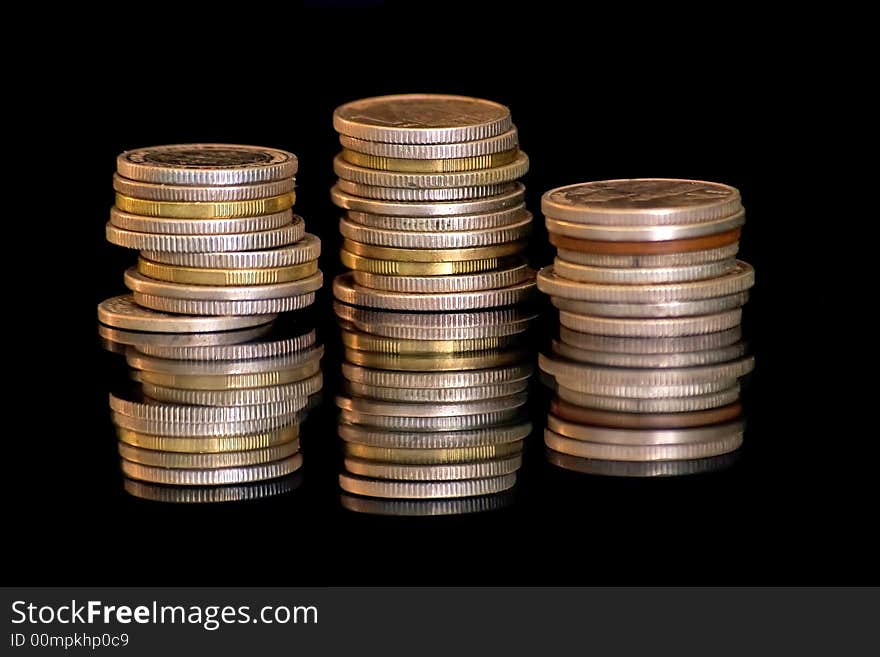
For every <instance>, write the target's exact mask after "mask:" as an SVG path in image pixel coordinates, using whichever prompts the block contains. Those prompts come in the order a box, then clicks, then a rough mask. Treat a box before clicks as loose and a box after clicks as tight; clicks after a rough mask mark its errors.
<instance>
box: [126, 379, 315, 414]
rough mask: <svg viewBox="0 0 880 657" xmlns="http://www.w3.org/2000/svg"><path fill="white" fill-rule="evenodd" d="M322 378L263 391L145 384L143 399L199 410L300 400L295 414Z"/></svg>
mask: <svg viewBox="0 0 880 657" xmlns="http://www.w3.org/2000/svg"><path fill="white" fill-rule="evenodd" d="M322 384H323V378H322V375H321V373H320V372H319V373H317V374H315V375H313V376H310V377H309V378H307V379H302V380H300V381H295V382H293V383H284V384H281V385H277V386H264V387H262V388H244V389H239V390H186V389H179V388H169V387H166V386H158V385H154V384H152V383H144V384H142V385H143V391H144V395H146V396H147V397H150V398H152V399H157V400H159V401H166V402H176V403H178V404H195V405H197V406H241V405H252V404H266V403H270V402H273V401H279V400H282V399H296V400H299V402H300V403H299V404H297V406H298V408H297V409H296V410H301V409H303V408H305V406H306V404H307V403H308V399H307V398H308V397H309V395H313V394H315V393H316V392H318V391H319V390H320V389H321V386H322Z"/></svg>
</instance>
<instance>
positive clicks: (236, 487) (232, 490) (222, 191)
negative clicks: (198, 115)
mask: <svg viewBox="0 0 880 657" xmlns="http://www.w3.org/2000/svg"><path fill="white" fill-rule="evenodd" d="M296 170H297V159H296V156H294V155H293V154H292V153H288V152H286V151H280V150H276V149H270V148H260V147H254V146H237V145H225V144H185V145H177V146H158V147H153V148H143V149H138V150H133V151H127V152H125V153H123V154H121V155H120V156H119V157H118V159H117V173H116V175H115V176H114V179H113V186H114V189H115V190H116V205H115V206H114V207H113V209H112V210H111V213H110V222H109V223H108V224H107V229H106V234H107V239H108V240H109V241H110V242H112V243H114V244H118V245H121V246H125V247H128V248H133V249H137V250H139V251H140V257H139V259H138V264H137V267H134V268H131V269H129V270H128V271H127V272H126V273H125V284H126V286H127V287H129V288H130V289H131V290H132V292H133V294H129V295H123V296H119V297H113V298H111V299H107V300H105V301H104V302H102V303H101V304H100V305H99V307H98V320H99V322H100V324H99V333H100V335H101V337H102V339H103V340H104V343H105V345H106V346H108V347H110V348H112V349H113V350H114V351H121V352H124V353H126V357H127V359H128V362H129V365H130V366H131V367H132V368H133V369H134V373H133V378H134V379H135V380H136V381H137V382H139V384H140V387H138V388H136V389H134V390H126V391H125V393H124V394H123V395H122V396H119V395H111V398H110V406H111V409H112V416H113V421H114V424H115V425H116V427H117V431H118V435H119V439H120V442H119V451H120V454H121V456H122V470H123V472H124V474H125V476H126V483H125V486H126V490H128V491H129V492H130V493H132V494H133V495H137V496H140V497H146V498H151V499H157V500H163V501H177V502H211V501H225V500H235V499H251V498H254V497H262V496H265V495H268V494H274V493H278V492H283V491H284V490H289V489H290V488H291V487H292V483H291V481H292V480H291V479H290V478H289V477H288V475H290V474H291V473H293V472H295V471H297V470H298V469H299V467H300V465H301V463H302V457H301V455H300V453H299V442H298V423H299V420H300V419H301V415H300V414H301V413H302V411H303V409H304V407H305V405H306V400H307V399H308V397H309V394H312V393H314V392H315V388H316V387H317V389H319V388H320V374H319V371H320V370H319V360H320V355H321V350H320V348H316V347H314V344H313V343H314V333H313V332H311V331H305V332H303V333H302V334H297V335H294V336H293V337H291V336H290V335H288V334H285V333H280V332H279V329H278V327H277V326H275V327H273V326H272V322H273V320H275V319H276V317H277V313H281V312H287V311H294V310H299V309H302V308H305V307H307V306H309V305H311V304H312V302H313V301H314V298H315V291H316V290H317V289H318V288H320V286H321V282H322V277H321V272H320V271H319V270H318V263H317V258H318V255H319V252H320V242H319V240H318V239H317V238H316V237H314V236H312V235H309V234H307V233H305V231H304V229H305V226H304V222H303V220H302V218H300V217H298V216H296V215H294V214H293V211H292V210H291V208H292V206H293V203H294V191H293V190H294V174H295V173H296ZM286 319H287V320H290V319H291V318H290V317H287V318H286ZM279 321H280V320H279ZM293 332H294V333H297V330H294V331H293ZM288 333H289V331H288ZM256 338H261V339H262V340H261V341H260V342H253V340H254V339H256Z"/></svg>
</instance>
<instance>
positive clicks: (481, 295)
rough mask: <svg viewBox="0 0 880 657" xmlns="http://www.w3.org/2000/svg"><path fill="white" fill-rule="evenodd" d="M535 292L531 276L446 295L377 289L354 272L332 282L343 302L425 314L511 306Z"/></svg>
mask: <svg viewBox="0 0 880 657" xmlns="http://www.w3.org/2000/svg"><path fill="white" fill-rule="evenodd" d="M534 291H535V281H534V279H533V278H532V277H531V276H530V277H529V278H528V279H527V280H525V281H523V282H521V283H517V284H516V285H510V286H508V287H505V288H499V289H495V290H480V291H477V292H454V293H445V294H419V293H405V292H387V291H384V290H374V289H371V288H367V287H363V286H361V285H358V284H357V283H355V282H354V279H353V277H352V275H351V273H348V274H342V275H341V276H337V277H336V278H335V279H334V281H333V296H335V297H336V298H337V299H339V300H340V301H342V302H343V303H348V304H351V305H354V306H368V307H371V308H386V309H389V310H412V311H424V312H438V311H444V310H451V311H458V310H471V309H475V308H493V307H497V306H510V305H513V304H517V303H521V302H523V301H526V300H528V299H529V298H530V297H532V296H533V295H534Z"/></svg>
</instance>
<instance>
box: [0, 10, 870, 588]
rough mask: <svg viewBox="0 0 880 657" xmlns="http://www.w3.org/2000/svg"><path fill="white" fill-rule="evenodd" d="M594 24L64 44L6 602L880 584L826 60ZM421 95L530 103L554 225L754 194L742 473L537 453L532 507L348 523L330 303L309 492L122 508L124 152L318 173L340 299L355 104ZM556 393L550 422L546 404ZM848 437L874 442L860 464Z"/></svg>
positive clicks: (524, 489) (747, 28)
mask: <svg viewBox="0 0 880 657" xmlns="http://www.w3.org/2000/svg"><path fill="white" fill-rule="evenodd" d="M163 11H169V10H163ZM581 11H582V13H581V14H580V15H577V16H574V15H569V14H568V13H567V12H565V11H563V10H558V11H554V10H553V9H552V8H547V9H546V10H545V11H544V12H542V13H541V14H540V15H538V14H536V13H534V12H533V11H531V10H530V11H528V12H527V11H522V12H517V10H515V9H514V8H513V6H512V5H510V6H504V7H497V8H495V9H493V10H487V11H485V12H480V13H479V14H476V13H475V9H474V7H473V6H453V5H450V4H443V5H432V4H425V5H421V6H420V7H419V9H418V11H417V10H416V9H415V8H414V7H409V8H407V7H405V6H404V8H403V9H402V10H400V11H396V12H392V11H379V10H364V9H354V10H352V9H349V10H345V11H342V10H340V11H334V12H326V11H319V12H309V13H305V14H299V13H297V14H294V15H293V16H287V15H285V16H282V15H280V14H279V15H277V16H276V15H274V13H273V12H272V11H270V10H268V9H266V10H263V11H261V12H256V11H254V12H248V13H247V14H246V15H241V16H238V15H236V16H234V17H228V18H227V17H223V19H219V18H218V17H216V16H205V17H202V18H201V19H200V22H193V23H192V25H189V24H187V25H186V26H183V25H178V26H176V27H169V25H170V24H171V23H173V21H171V20H170V16H171V15H170V14H165V13H160V10H158V9H156V10H155V12H154V13H153V14H150V15H143V16H139V17H138V18H137V20H134V19H129V21H128V22H125V21H122V20H120V21H119V22H118V23H114V24H113V25H115V27H116V29H115V30H114V29H106V30H104V29H102V30H101V31H98V30H93V31H90V32H84V31H80V30H70V31H65V32H64V33H63V34H60V35H59V36H58V37H57V39H54V40H48V39H47V43H43V44H42V47H51V54H50V55H48V58H47V63H45V64H34V63H30V64H29V66H31V67H32V68H29V69H28V70H25V69H24V64H22V68H21V70H19V71H18V72H17V74H16V76H18V75H21V76H22V77H23V78H26V82H27V86H26V87H23V89H26V91H22V94H21V95H20V96H19V98H20V100H22V101H24V103H23V104H22V105H21V106H22V107H23V109H25V114H30V116H25V117H23V119H22V121H21V122H20V123H18V124H16V125H9V126H8V131H9V134H8V137H9V139H10V140H14V139H16V138H21V139H23V140H24V143H25V145H26V146H27V148H26V149H25V152H27V153H36V154H37V158H36V159H35V163H33V164H34V166H35V167H36V166H40V167H42V168H40V169H35V168H30V169H28V171H29V172H31V173H34V172H39V175H29V176H26V178H28V179H27V180H24V179H22V180H17V181H15V183H16V185H20V186H18V187H16V190H19V191H20V190H27V193H28V194H30V196H27V195H25V197H26V198H38V199H42V200H43V201H44V205H43V207H44V208H45V209H44V210H42V211H41V215H40V216H44V217H48V220H47V221H44V222H41V223H37V222H35V221H34V219H33V217H34V213H33V211H32V210H31V211H30V212H29V213H28V214H22V213H23V212H25V210H21V211H18V214H16V215H15V216H14V217H10V221H13V220H14V221H15V223H16V227H17V228H18V229H20V230H21V229H24V231H25V234H26V235H27V237H28V239H29V241H28V242H27V244H28V245H29V246H27V247H25V248H20V247H18V246H17V245H18V243H17V242H12V245H13V246H15V247H16V248H12V249H10V250H11V251H15V253H11V254H10V255H11V256H16V257H17V258H19V259H20V261H19V264H18V266H19V267H24V269H19V270H17V271H25V272H27V273H26V275H24V276H23V277H24V278H26V279H27V281H26V284H24V285H15V286H14V287H15V291H18V292H23V293H24V294H23V296H24V297H29V298H31V301H33V300H34V298H36V300H37V302H36V303H34V304H33V308H32V309H29V311H28V312H29V313H30V314H28V320H29V321H28V322H26V323H25V325H23V326H21V327H20V329H19V330H20V332H21V333H20V335H17V336H15V338H14V339H13V340H12V341H11V342H10V343H9V344H10V352H11V353H10V354H9V363H10V369H11V370H13V371H14V373H15V374H16V378H15V379H14V381H15V382H16V385H15V386H14V387H15V388H17V390H16V391H15V392H16V394H15V395H14V397H13V399H15V398H16V397H18V396H19V395H20V402H19V401H16V402H13V403H11V404H9V406H8V410H7V413H8V414H9V416H10V417H15V418H16V421H15V423H14V424H13V425H11V426H13V427H19V428H12V429H10V430H8V431H7V436H6V438H7V440H8V441H9V442H10V443H11V444H12V446H13V447H15V448H19V449H21V448H23V452H24V453H23V454H21V455H20V456H19V455H15V456H12V455H11V456H10V457H8V460H7V462H6V463H5V465H6V470H7V476H6V478H5V479H6V482H5V483H6V485H7V486H9V490H10V493H9V495H8V496H7V499H6V502H5V503H4V507H5V509H6V513H4V515H5V517H6V522H7V526H8V527H9V528H10V529H11V531H10V534H9V535H8V537H14V540H7V541H6V547H7V549H8V550H10V551H11V561H10V562H9V563H11V564H15V566H14V567H13V568H10V569H9V570H8V572H7V579H9V580H12V582H10V583H17V584H27V585H33V584H50V583H51V584H94V585H98V584H101V585H116V584H123V583H124V584H146V585H152V584H155V585H170V584H187V585H189V584H203V585H213V584H227V585H234V584H245V583H247V584H265V585H273V584H277V585H280V584H286V585H328V584H359V583H369V584H490V583H491V584H512V583H520V584H536V583H543V584H591V583H613V584H620V583H649V584H650V583H673V584H677V583H691V584H703V583H737V584H745V583H861V582H865V581H868V580H870V581H876V580H877V568H876V564H875V561H874V557H875V555H874V554H873V553H872V552H871V551H870V543H869V541H868V540H867V539H866V538H865V537H866V535H867V534H866V532H867V530H868V529H869V528H870V525H871V524H873V522H872V519H873V520H876V511H875V502H876V495H875V494H874V493H873V492H871V491H868V490H867V489H865V490H861V489H857V488H856V486H855V484H857V483H858V484H862V483H866V480H861V479H858V478H857V477H855V476H853V474H852V472H853V468H854V467H855V462H857V461H859V460H863V457H864V458H865V459H866V458H867V455H866V454H865V453H864V452H863V451H861V449H862V447H861V446H862V443H864V442H867V441H869V440H870V439H871V438H872V435H871V434H869V433H866V432H864V431H862V430H860V429H858V428H857V427H854V426H853V425H852V423H851V417H850V415H849V413H848V412H847V411H846V407H844V406H843V405H842V404H841V402H842V401H843V395H844V393H845V385H841V384H840V382H839V381H838V380H836V379H834V378H833V377H832V375H831V372H830V369H826V368H827V367H828V365H829V361H833V360H834V359H835V354H834V353H833V352H832V350H830V349H829V348H828V344H829V343H828V341H829V340H830V339H831V338H830V337H829V336H830V332H828V331H827V326H828V325H829V324H830V319H829V313H828V309H829V307H830V304H831V299H832V295H833V289H834V288H833V285H832V284H831V283H830V281H827V280H826V279H824V278H822V277H819V276H812V275H810V274H809V271H807V273H805V267H804V264H805V261H804V257H805V256H804V254H805V253H808V247H815V246H816V243H815V238H814V236H813V231H814V229H815V228H816V227H817V226H818V225H819V223H820V222H821V221H827V220H828V217H827V216H826V217H813V216H811V215H810V212H809V209H808V208H806V207H804V205H803V204H802V203H801V202H799V201H798V202H795V201H793V198H801V197H802V195H803V194H802V193H797V194H796V193H795V192H793V191H792V190H793V189H795V188H796V187H797V188H800V189H803V188H804V187H808V188H809V187H812V186H813V185H815V186H816V188H818V187H821V182H820V181H817V180H815V179H813V178H810V177H808V176H805V175H804V172H805V171H815V170H814V169H811V167H813V165H814V164H815V159H816V158H817V157H819V156H818V155H817V150H816V149H817V147H818V145H819V144H820V143H821V142H822V140H823V137H822V136H820V135H817V133H816V132H815V130H816V127H817V124H814V123H812V122H811V121H812V119H810V120H808V119H807V118H806V117H805V113H806V112H808V111H810V112H814V111H815V110H816V106H817V105H816V104H817V102H818V101H819V100H821V98H822V97H823V94H824V93H825V92H826V91H827V87H826V86H824V83H823V81H822V80H823V78H822V77H821V76H822V75H823V73H822V71H821V67H819V66H818V65H817V61H818V60H819V59H821V57H817V53H816V52H815V51H814V50H812V49H810V48H809V47H808V46H806V45H804V44H803V43H801V44H800V45H798V44H797V43H795V44H791V43H789V41H788V40H787V39H786V37H787V36H790V34H788V33H786V32H785V30H784V29H783V27H784V26H782V25H779V24H774V23H772V22H771V21H770V19H768V18H767V17H762V16H756V15H746V14H734V13H731V14H725V13H721V12H719V13H718V14H717V15H715V16H709V15H701V16H698V17H695V16H692V15H690V16H687V15H673V14H670V13H669V12H668V11H667V12H665V13H664V14H663V15H653V14H645V13H642V14H639V15H638V16H636V15H635V9H634V8H633V9H632V10H631V12H630V11H629V10H628V9H626V8H625V9H624V13H623V14H622V15H612V14H611V12H607V11H603V12H600V11H598V10H596V9H594V8H581ZM166 19H167V20H166ZM56 27H57V26H56ZM62 31H63V30H62ZM49 41H51V43H48V42H49ZM44 55H45V53H44ZM411 91H430V92H450V93H461V94H467V95H474V96H481V97H485V98H491V99H493V100H497V101H500V102H502V103H505V104H506V105H508V106H509V107H510V108H511V110H512V113H513V118H514V122H515V123H516V125H517V126H518V128H519V131H520V139H521V145H522V148H523V149H524V150H525V151H526V152H527V153H528V154H529V156H530V158H531V171H530V172H529V174H528V176H527V177H526V178H525V179H524V182H525V184H526V186H527V202H528V206H529V208H530V209H531V210H532V211H533V212H535V213H536V214H538V213H539V199H540V195H541V194H542V193H543V192H544V191H545V190H547V189H549V188H551V187H556V186H559V185H564V184H569V183H573V182H579V181H584V180H595V179H604V178H615V177H639V176H664V177H689V178H701V179H707V180H717V181H721V182H725V183H728V184H731V185H734V186H736V187H738V188H739V189H740V190H741V192H742V196H743V199H744V203H745V205H746V209H747V224H746V227H745V230H744V236H743V239H742V243H741V251H740V257H741V258H742V259H744V260H747V261H749V262H750V263H752V264H753V265H754V266H755V268H756V270H757V281H758V283H757V287H756V288H755V289H754V291H753V295H752V300H751V301H750V303H749V304H748V306H747V307H746V311H745V315H746V320H745V321H746V329H747V335H748V337H749V338H750V341H751V344H752V347H753V351H754V353H755V354H756V356H757V363H758V365H757V371H756V373H755V375H754V376H753V377H752V378H751V380H750V381H749V385H748V388H747V390H746V400H747V403H748V411H749V425H748V430H747V433H746V445H745V447H744V449H743V453H742V458H741V460H740V462H739V463H738V464H737V465H736V466H735V467H734V468H732V469H730V470H728V471H725V472H722V473H718V474H714V475H706V476H697V477H692V478H681V479H670V480H656V481H636V480H613V479H603V478H595V477H588V476H583V475H576V474H574V473H567V472H565V471H562V470H558V469H556V468H554V467H552V466H550V465H548V464H547V463H546V462H545V460H544V456H543V450H542V445H541V439H540V433H539V432H536V433H535V434H534V435H533V436H532V438H531V441H530V446H529V448H528V452H527V458H526V464H525V467H524V470H523V474H522V477H521V483H520V486H519V488H518V492H517V499H516V503H515V504H514V506H513V507H512V508H510V509H507V510H504V511H500V512H494V513H489V514H481V515H475V516H465V517H455V518H434V519H430V518H429V519H396V518H378V517H369V516H360V515H357V514H352V513H348V512H346V511H344V510H343V509H341V508H340V506H339V502H338V488H337V483H336V474H337V473H338V471H339V469H340V462H339V445H338V442H339V440H338V438H337V437H336V435H335V410H334V407H333V404H332V400H333V394H334V391H335V386H336V384H337V382H338V369H339V351H340V350H339V346H338V344H337V342H336V340H337V337H336V335H335V333H334V326H333V319H332V312H331V311H330V295H329V293H328V291H327V290H326V289H325V290H324V291H323V293H322V296H321V297H320V298H319V301H318V304H317V306H316V308H315V311H314V313H312V315H313V317H314V318H315V322H316V325H317V328H318V329H319V340H320V341H321V342H323V343H324V344H325V346H326V350H327V351H326V354H327V355H326V356H325V359H324V365H323V368H324V374H325V389H324V396H325V401H324V405H323V406H322V407H321V408H320V409H318V410H317V411H315V412H314V413H313V414H312V416H311V417H310V418H309V420H308V424H307V425H306V426H305V427H304V430H303V445H304V450H305V466H304V475H305V482H304V484H303V486H302V487H301V488H300V489H299V490H298V491H296V492H295V493H293V494H291V495H288V496H285V497H282V498H278V499H273V500H266V501H262V502H257V503H252V504H234V505H223V506H215V507H211V508H205V507H199V508H181V507H166V506H162V505H157V504H151V503H147V502H142V501H138V500H136V499H132V498H130V497H128V496H127V495H126V494H125V493H124V492H123V491H122V488H121V477H120V475H119V473H118V464H117V457H116V452H115V450H116V446H115V440H114V437H113V432H112V428H111V425H110V420H109V411H108V408H107V398H106V395H107V390H108V386H109V379H108V377H109V373H110V371H111V370H112V369H113V368H114V367H118V362H117V361H114V358H116V357H114V356H112V355H110V354H106V353H104V352H103V351H102V350H101V349H100V347H99V346H98V344H97V338H96V334H95V314H94V313H95V310H94V309H95V305H96V304H97V303H98V302H99V301H100V300H102V299H103V298H105V297H107V296H111V295H113V294H118V293H121V292H123V291H124V288H123V285H122V271H123V270H124V268H125V267H126V266H128V265H129V264H131V263H132V262H133V260H134V254H133V253H132V252H128V251H126V250H124V249H121V248H118V247H114V246H112V245H110V244H108V243H106V242H105V241H104V223H105V222H106V220H107V215H108V211H109V207H110V205H111V204H112V202H113V192H112V187H111V175H112V173H113V171H114V169H115V157H116V155H117V153H119V152H120V151H122V150H125V149H127V148H136V147H140V146H147V145H153V144H161V143H177V142H199V141H205V142H233V143H249V144H262V145H267V146H275V147H279V148H284V149H288V150H291V151H293V152H295V153H296V154H297V155H298V157H299V159H300V168H299V173H298V174H297V186H298V190H297V192H298V193H297V211H298V212H299V213H300V214H301V215H302V216H303V217H304V218H305V220H306V224H307V227H308V230H309V231H311V232H313V233H316V234H317V235H319V236H320V237H321V239H322V241H323V243H324V248H323V255H322V257H321V267H322V269H323V271H324V274H325V280H326V281H327V282H328V283H329V281H330V280H331V279H332V277H333V276H334V275H335V274H336V273H337V272H338V271H339V265H338V262H337V250H338V244H339V238H338V234H337V219H338V212H337V210H336V209H335V208H334V207H333V206H332V204H331V203H330V200H329V194H328V190H329V188H330V186H331V185H332V184H333V180H334V176H333V172H332V166H331V161H332V158H333V155H334V154H335V153H336V152H337V151H338V148H339V147H338V142H337V136H336V134H335V133H334V131H333V128H332V125H331V114H332V111H333V109H334V108H335V107H336V106H337V105H339V104H341V103H343V102H345V101H348V100H352V99H355V98H359V97H364V96H371V95H380V94H385V93H399V92H411ZM806 130H812V131H813V132H812V134H808V133H807V132H806ZM17 152H21V151H17ZM47 167H49V168H47ZM31 185H33V187H31ZM59 201H60V202H59ZM535 225H536V233H535V235H534V238H533V240H532V244H531V245H530V253H529V255H530V257H531V261H532V263H533V265H536V266H538V265H543V264H547V263H548V262H549V261H550V260H551V258H552V251H551V250H550V248H549V245H548V244H547V242H546V233H545V232H544V231H543V227H542V226H541V221H540V220H538V221H536V224H535ZM33 244H39V245H40V246H39V247H38V248H36V249H35V247H34V246H32V245H33ZM820 246H821V245H820ZM55 249H57V252H56V251H55ZM807 269H808V268H807ZM805 279H806V281H805ZM9 312H10V316H14V315H12V314H11V313H14V312H16V310H14V309H13V310H10V311H9ZM552 323H553V322H552V320H551V322H550V324H549V325H551V326H552ZM545 337H546V336H545ZM114 363H116V364H114ZM19 381H20V382H21V384H20V385H18V382H19ZM534 397H535V404H534V408H533V416H534V420H535V423H536V426H537V427H538V428H539V429H540V427H541V426H542V424H543V414H544V408H543V405H542V404H543V400H542V393H541V391H539V390H537V389H536V391H535V395H534ZM22 415H24V421H23V422H21V421H19V420H20V418H21V416H22ZM846 441H849V442H846ZM852 441H855V442H852ZM843 444H847V445H852V444H856V445H858V446H859V447H858V449H854V450H853V449H849V448H846V449H842V450H838V449H836V447H837V446H839V445H843Z"/></svg>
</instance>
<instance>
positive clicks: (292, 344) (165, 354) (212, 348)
mask: <svg viewBox="0 0 880 657" xmlns="http://www.w3.org/2000/svg"><path fill="white" fill-rule="evenodd" d="M314 344H315V331H314V329H312V330H311V331H307V332H305V333H302V334H300V335H297V336H295V337H290V338H282V339H280V340H267V341H265V342H249V343H247V344H228V345H219V344H218V345H204V346H172V345H144V346H142V347H139V348H138V351H140V352H141V353H143V354H146V355H147V356H156V357H158V358H178V359H181V360H250V359H252V358H274V357H276V356H286V355H288V354H291V353H294V352H297V351H301V350H303V349H307V348H309V347H311V346H313V345H314Z"/></svg>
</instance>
